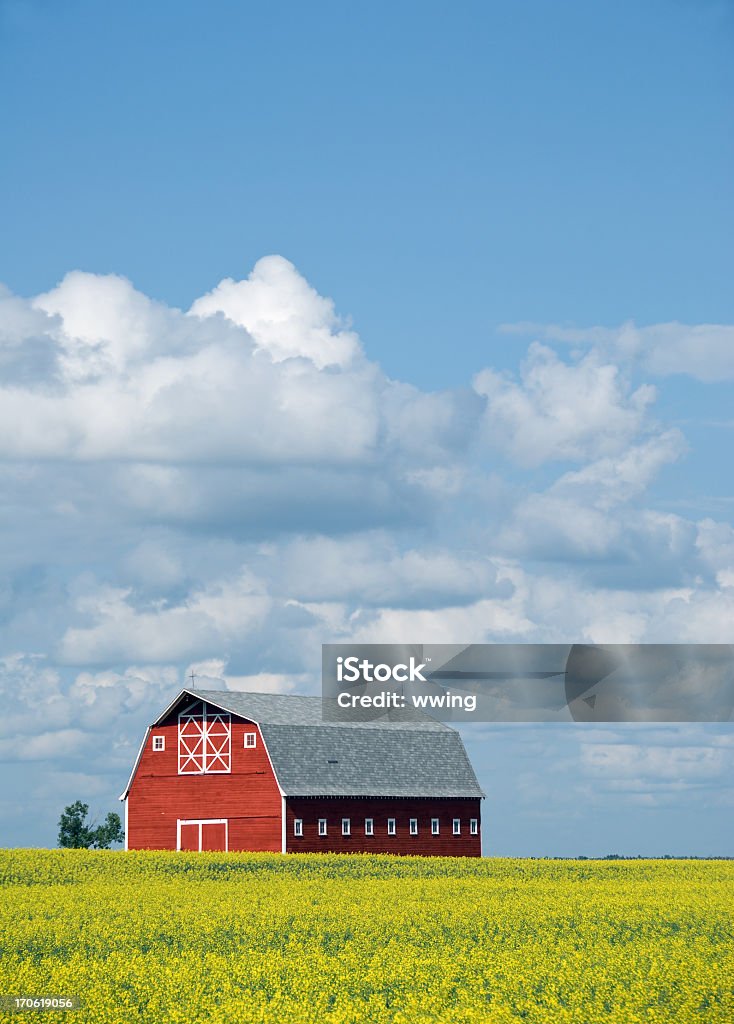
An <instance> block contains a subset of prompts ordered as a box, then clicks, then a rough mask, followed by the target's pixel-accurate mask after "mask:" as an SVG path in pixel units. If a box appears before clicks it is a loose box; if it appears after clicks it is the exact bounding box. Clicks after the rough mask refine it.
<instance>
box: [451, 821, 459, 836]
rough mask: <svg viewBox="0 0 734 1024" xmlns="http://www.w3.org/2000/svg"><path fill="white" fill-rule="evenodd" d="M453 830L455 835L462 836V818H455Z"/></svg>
mask: <svg viewBox="0 0 734 1024" xmlns="http://www.w3.org/2000/svg"><path fill="white" fill-rule="evenodd" d="M451 831H452V833H453V835H455V836H460V835H461V818H454V819H453V822H452V825H451Z"/></svg>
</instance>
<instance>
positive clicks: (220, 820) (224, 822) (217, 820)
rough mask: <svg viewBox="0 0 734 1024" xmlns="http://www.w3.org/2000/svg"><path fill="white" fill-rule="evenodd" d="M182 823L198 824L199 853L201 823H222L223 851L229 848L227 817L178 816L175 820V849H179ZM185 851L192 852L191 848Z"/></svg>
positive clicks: (201, 833)
mask: <svg viewBox="0 0 734 1024" xmlns="http://www.w3.org/2000/svg"><path fill="white" fill-rule="evenodd" d="M182 825H198V826H199V853H201V852H202V850H201V840H202V838H203V834H204V833H203V829H202V825H224V852H225V853H226V852H227V851H228V850H229V821H228V819H227V818H179V819H178V820H177V821H176V849H177V850H180V849H181V826H182ZM185 852H186V853H193V852H194V851H193V850H186V851H185Z"/></svg>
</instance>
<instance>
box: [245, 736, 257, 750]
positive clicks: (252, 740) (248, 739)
mask: <svg viewBox="0 0 734 1024" xmlns="http://www.w3.org/2000/svg"><path fill="white" fill-rule="evenodd" d="M244 745H245V746H246V747H247V749H248V750H252V748H253V747H256V746H257V733H256V732H246V733H245V739H244Z"/></svg>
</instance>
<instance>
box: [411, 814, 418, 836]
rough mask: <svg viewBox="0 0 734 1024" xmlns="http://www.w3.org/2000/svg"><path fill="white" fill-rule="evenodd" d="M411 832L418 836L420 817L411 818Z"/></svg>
mask: <svg viewBox="0 0 734 1024" xmlns="http://www.w3.org/2000/svg"><path fill="white" fill-rule="evenodd" d="M410 834H411V835H412V836H417V835H418V819H417V818H411V819H410Z"/></svg>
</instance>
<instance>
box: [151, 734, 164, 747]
mask: <svg viewBox="0 0 734 1024" xmlns="http://www.w3.org/2000/svg"><path fill="white" fill-rule="evenodd" d="M165 749H166V737H165V736H154V737H153V750H165Z"/></svg>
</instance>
